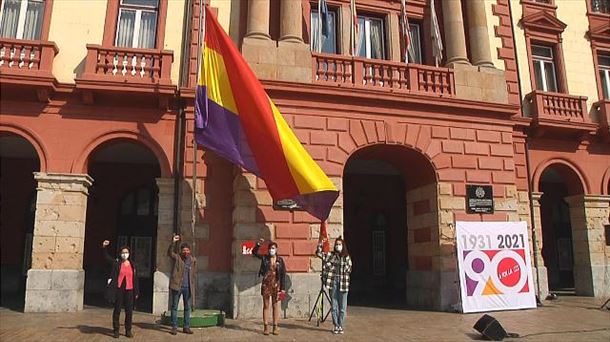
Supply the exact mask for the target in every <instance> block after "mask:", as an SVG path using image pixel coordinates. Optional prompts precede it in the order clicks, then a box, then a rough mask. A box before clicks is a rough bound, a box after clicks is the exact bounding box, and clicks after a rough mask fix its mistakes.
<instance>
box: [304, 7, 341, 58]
mask: <svg viewBox="0 0 610 342" xmlns="http://www.w3.org/2000/svg"><path fill="white" fill-rule="evenodd" d="M336 18H337V14H336V12H335V11H334V10H330V9H329V10H328V17H327V19H326V20H328V21H327V22H324V19H325V18H324V15H323V14H322V27H319V24H320V23H319V21H318V9H317V8H312V9H311V18H310V19H311V32H310V37H311V42H310V43H311V51H319V50H321V52H325V53H334V54H336V53H337V20H336ZM320 29H321V31H322V32H320ZM320 33H322V36H321V37H322V41H321V42H320V41H319V39H320ZM320 43H321V44H322V45H321V46H318V44H320Z"/></svg>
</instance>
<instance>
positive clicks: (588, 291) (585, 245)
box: [566, 195, 610, 297]
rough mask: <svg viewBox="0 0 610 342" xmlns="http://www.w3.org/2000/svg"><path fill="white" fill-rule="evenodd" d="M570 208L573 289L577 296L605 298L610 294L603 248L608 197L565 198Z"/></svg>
mask: <svg viewBox="0 0 610 342" xmlns="http://www.w3.org/2000/svg"><path fill="white" fill-rule="evenodd" d="M566 201H567V202H568V204H569V205H570V224H571V225H572V249H573V254H574V287H575V290H576V294H577V295H584V296H595V297H604V296H607V295H608V293H609V292H610V291H609V290H608V288H609V287H610V262H609V261H610V256H609V255H610V253H608V252H610V250H609V249H608V247H607V246H605V239H604V224H605V223H607V222H608V214H609V204H608V202H609V201H608V196H599V195H597V196H586V195H577V196H571V197H566Z"/></svg>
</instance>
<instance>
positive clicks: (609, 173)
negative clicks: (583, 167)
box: [600, 168, 610, 195]
mask: <svg viewBox="0 0 610 342" xmlns="http://www.w3.org/2000/svg"><path fill="white" fill-rule="evenodd" d="M600 194H602V195H610V168H609V169H608V170H606V173H604V177H603V178H602V188H601V192H600Z"/></svg>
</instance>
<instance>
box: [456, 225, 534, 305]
mask: <svg viewBox="0 0 610 342" xmlns="http://www.w3.org/2000/svg"><path fill="white" fill-rule="evenodd" d="M456 240H457V241H456V242H457V252H458V267H459V269H458V272H459V274H460V291H461V297H462V310H463V312H464V313H467V312H481V311H494V310H511V309H525V308H535V307H536V297H535V292H534V282H533V278H532V264H531V260H530V248H529V241H528V235H527V224H526V223H525V222H523V221H522V222H461V221H458V222H456Z"/></svg>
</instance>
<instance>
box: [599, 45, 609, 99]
mask: <svg viewBox="0 0 610 342" xmlns="http://www.w3.org/2000/svg"><path fill="white" fill-rule="evenodd" d="M597 65H598V67H599V79H600V80H601V83H602V92H603V94H604V98H605V99H610V53H609V54H601V53H600V54H598V55H597Z"/></svg>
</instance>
